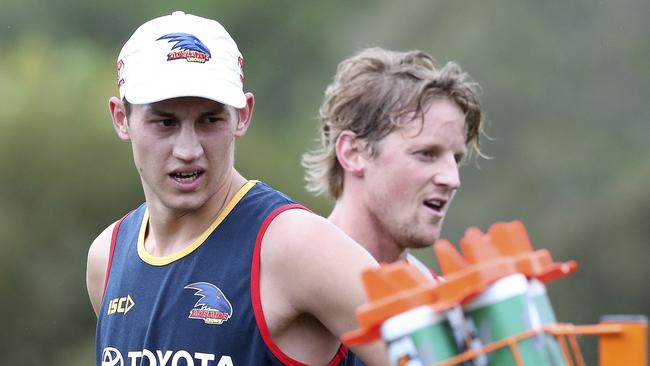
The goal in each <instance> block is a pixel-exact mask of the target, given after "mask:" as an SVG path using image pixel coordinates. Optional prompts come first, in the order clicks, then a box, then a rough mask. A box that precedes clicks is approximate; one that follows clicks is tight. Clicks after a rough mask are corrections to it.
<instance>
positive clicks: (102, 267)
mask: <svg viewBox="0 0 650 366" xmlns="http://www.w3.org/2000/svg"><path fill="white" fill-rule="evenodd" d="M116 224H117V222H114V223H112V224H111V225H109V226H108V227H107V228H106V229H104V231H102V232H101V233H100V234H99V235H98V236H97V237H96V238H95V240H93V242H92V244H91V245H90V248H89V249H88V259H87V263H86V287H87V289H88V296H89V297H90V302H91V303H92V306H93V309H94V310H95V314H97V313H98V312H99V307H100V303H101V300H102V293H103V290H104V279H105V278H106V267H107V266H108V257H109V255H110V253H109V252H110V249H111V238H112V236H113V230H114V228H115V225H116Z"/></svg>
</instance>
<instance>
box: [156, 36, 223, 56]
mask: <svg viewBox="0 0 650 366" xmlns="http://www.w3.org/2000/svg"><path fill="white" fill-rule="evenodd" d="M161 40H167V42H168V43H174V46H172V50H171V52H170V53H168V54H167V61H172V60H179V59H185V60H186V61H187V62H200V63H204V62H206V61H208V60H209V59H210V57H212V54H211V53H210V49H208V47H207V46H206V45H205V44H203V42H201V40H200V39H198V38H196V36H194V35H192V34H189V33H170V34H167V35H164V36H162V37H160V38H158V39H157V40H156V41H161Z"/></svg>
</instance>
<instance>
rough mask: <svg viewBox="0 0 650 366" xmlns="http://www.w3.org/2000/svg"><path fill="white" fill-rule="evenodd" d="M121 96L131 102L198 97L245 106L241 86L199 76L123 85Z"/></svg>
mask: <svg viewBox="0 0 650 366" xmlns="http://www.w3.org/2000/svg"><path fill="white" fill-rule="evenodd" d="M123 88H124V90H123V92H124V93H123V95H122V96H123V97H125V98H126V100H128V101H129V103H133V104H148V103H155V102H159V101H161V100H166V99H172V98H180V97H199V98H206V99H211V100H214V101H217V102H219V103H223V104H228V105H230V106H233V107H235V108H244V107H245V106H246V96H245V95H244V93H243V91H242V90H241V88H239V87H238V86H235V85H233V84H232V83H230V82H228V81H225V80H218V81H215V80H214V79H213V80H212V81H211V82H210V83H208V82H206V81H205V80H203V79H200V78H187V77H184V78H182V79H176V80H174V79H170V78H164V79H163V78H161V79H157V80H149V81H147V82H143V83H140V84H138V85H128V86H127V85H123Z"/></svg>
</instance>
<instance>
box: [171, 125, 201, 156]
mask: <svg viewBox="0 0 650 366" xmlns="http://www.w3.org/2000/svg"><path fill="white" fill-rule="evenodd" d="M173 155H174V157H175V158H178V159H180V160H183V161H194V160H197V159H198V158H200V157H201V155H203V145H202V144H201V139H200V138H199V136H198V134H197V133H196V130H195V129H194V126H191V125H190V126H187V125H185V126H182V128H181V130H180V132H179V134H178V136H177V138H176V140H175V141H174V151H173Z"/></svg>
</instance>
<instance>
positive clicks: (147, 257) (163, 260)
mask: <svg viewBox="0 0 650 366" xmlns="http://www.w3.org/2000/svg"><path fill="white" fill-rule="evenodd" d="M256 183H257V181H256V180H249V181H248V182H246V184H244V186H242V187H241V188H240V189H239V191H238V192H237V193H236V194H235V196H233V198H232V199H231V200H230V202H228V204H227V205H226V207H224V209H223V210H221V212H220V213H219V216H217V218H216V219H215V220H214V221H213V222H212V224H211V225H210V227H208V228H207V229H206V230H205V231H204V232H203V234H201V236H199V237H198V238H197V239H196V240H194V242H192V244H190V245H188V246H187V247H185V248H183V249H182V250H180V251H178V252H176V253H174V254H170V255H167V256H164V257H156V256H153V255H151V254H149V253H147V250H146V249H145V247H144V236H145V233H146V232H147V226H148V224H149V208H147V209H145V211H144V216H143V217H142V224H141V225H140V233H139V234H138V255H139V256H140V259H142V260H143V261H145V262H146V263H149V264H151V265H154V266H164V265H166V264H169V263H172V262H174V261H176V260H179V259H181V258H183V257H185V256H186V255H188V254H190V253H192V252H193V251H194V250H196V248H198V247H200V246H201V244H203V242H204V241H205V240H206V239H207V238H208V236H210V234H212V232H213V231H214V230H215V229H216V228H217V226H219V224H221V222H222V221H223V220H224V219H225V218H226V216H228V214H229V213H230V211H232V209H233V208H235V206H236V205H237V203H238V202H239V201H240V200H241V199H242V197H244V195H246V193H248V191H249V190H250V189H251V188H253V186H254V185H255V184H256Z"/></svg>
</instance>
